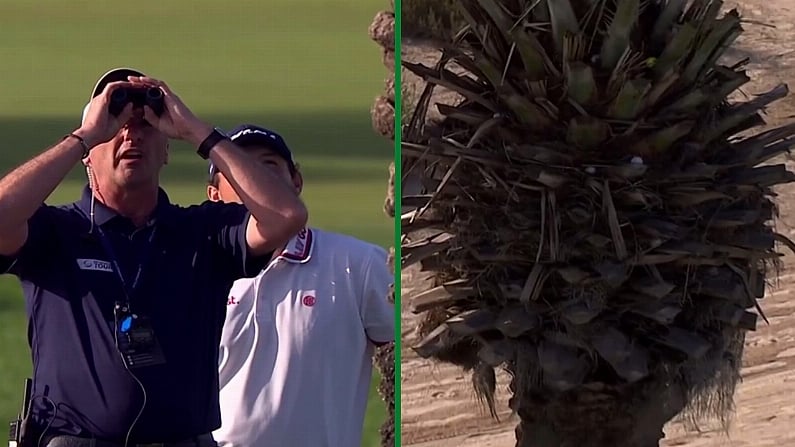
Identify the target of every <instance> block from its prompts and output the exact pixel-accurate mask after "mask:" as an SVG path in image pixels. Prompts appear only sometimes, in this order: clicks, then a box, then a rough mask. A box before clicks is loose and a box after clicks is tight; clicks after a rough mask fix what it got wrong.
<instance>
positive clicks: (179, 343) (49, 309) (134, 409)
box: [0, 187, 268, 442]
mask: <svg viewBox="0 0 795 447" xmlns="http://www.w3.org/2000/svg"><path fill="white" fill-rule="evenodd" d="M90 201H91V193H90V191H89V189H88V188H87V187H86V188H85V190H84V192H83V196H82V199H81V200H79V201H77V202H75V203H72V204H69V205H63V206H48V205H43V206H42V207H40V208H39V209H38V211H37V212H36V213H35V215H34V216H33V217H32V218H31V219H30V221H29V222H28V226H29V232H28V240H27V242H26V244H25V245H24V247H23V248H22V249H21V251H20V253H19V254H18V255H17V256H16V257H15V258H6V257H0V273H3V272H7V273H11V274H13V275H16V276H17V277H18V278H19V279H20V281H21V284H22V290H23V292H24V295H25V301H26V308H27V312H28V316H29V325H28V327H29V329H28V338H29V343H30V346H31V354H32V360H33V379H34V385H33V393H32V394H33V397H34V400H33V402H32V405H31V408H32V414H33V417H34V420H35V421H36V422H37V423H38V424H41V426H42V427H44V426H47V425H48V424H49V426H50V428H49V429H48V431H47V434H48V435H49V434H57V433H61V434H74V435H84V436H95V437H97V438H99V439H107V440H124V438H125V436H126V435H127V431H128V430H129V428H130V426H131V424H132V423H133V421H134V419H135V418H136V416H137V415H138V413H139V411H140V410H141V406H142V403H143V397H144V396H143V393H142V390H141V387H140V385H139V384H138V383H137V382H136V381H135V380H134V379H133V377H132V376H131V375H130V373H129V372H128V371H127V370H126V369H125V367H124V363H123V361H122V359H121V356H120V354H119V351H118V350H117V348H116V345H115V341H114V332H113V330H112V325H113V321H114V316H113V307H114V304H115V303H116V302H117V301H124V300H125V295H124V291H123V288H122V284H121V281H120V279H119V277H118V275H117V273H116V272H115V271H114V270H113V267H112V264H111V262H112V259H110V256H109V255H108V253H107V252H106V250H104V248H103V245H102V242H101V240H100V239H99V237H98V235H97V231H96V230H94V231H93V232H91V233H89V229H90V221H89V218H88V216H89V211H90V209H89V208H90ZM248 218H249V213H248V210H247V209H246V208H245V207H244V206H242V205H237V204H222V203H214V202H205V203H202V204H200V205H193V206H189V207H181V206H177V205H174V204H171V203H170V202H169V199H168V196H167V195H166V193H165V192H164V191H163V190H162V189H161V190H160V192H159V198H158V204H157V208H156V210H155V213H154V215H153V218H152V219H151V220H150V222H149V223H148V224H147V225H146V226H144V227H142V228H138V229H136V228H135V227H134V225H133V224H132V223H131V222H130V221H129V220H128V219H126V218H124V217H122V216H119V215H117V214H116V213H115V212H113V211H112V210H110V209H109V208H107V207H105V206H103V205H102V204H101V203H100V202H99V201H97V202H96V203H95V219H94V221H95V225H98V226H101V228H102V230H103V231H104V233H105V234H106V235H107V237H108V239H109V240H111V244H112V249H113V251H114V255H115V256H117V257H118V258H119V259H118V260H117V261H118V264H119V265H120V268H121V269H122V271H123V275H124V279H125V281H126V282H127V283H128V285H129V284H130V283H132V282H133V279H134V277H135V273H136V271H137V269H138V264H139V256H141V255H142V253H145V252H147V248H148V245H149V244H148V241H149V239H150V236H151V234H152V231H155V235H154V238H153V241H152V246H153V248H152V250H149V251H148V252H149V253H150V255H149V256H148V260H147V262H145V265H144V267H143V269H142V272H141V276H140V279H139V284H138V287H137V288H136V289H135V291H134V292H133V293H132V294H131V296H130V301H131V303H130V304H131V307H132V310H133V311H134V312H135V313H136V314H143V315H147V316H149V317H150V319H151V321H152V325H153V327H154V332H155V335H156V337H157V339H158V341H159V343H160V345H161V347H162V351H163V354H164V355H165V359H166V363H165V364H163V365H156V366H149V367H144V368H141V369H133V370H132V371H133V373H134V374H135V375H136V376H137V378H138V379H139V380H140V381H141V383H142V384H143V387H144V389H145V390H146V406H145V408H144V411H143V414H142V415H141V417H140V419H139V420H138V421H137V423H136V424H135V426H134V429H133V432H132V436H131V439H133V440H136V441H138V442H167V441H173V440H179V439H184V438H188V437H191V436H196V435H198V434H201V433H207V432H210V431H212V430H214V429H216V428H218V427H219V426H220V422H221V418H220V411H219V406H218V376H217V368H218V346H219V342H220V336H221V329H222V326H223V322H224V317H225V313H226V298H227V295H228V291H229V289H230V287H231V286H232V283H233V282H234V281H235V280H237V279H239V278H242V277H252V276H255V275H256V274H257V272H259V271H260V270H261V269H262V268H263V266H264V264H265V262H267V258H268V257H262V258H258V259H253V258H247V249H246V224H247V222H248ZM56 409H57V411H56Z"/></svg>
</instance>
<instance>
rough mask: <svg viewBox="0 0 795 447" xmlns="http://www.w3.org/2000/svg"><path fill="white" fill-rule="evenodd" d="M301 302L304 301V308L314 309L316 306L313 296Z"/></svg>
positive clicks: (306, 297) (308, 296)
mask: <svg viewBox="0 0 795 447" xmlns="http://www.w3.org/2000/svg"><path fill="white" fill-rule="evenodd" d="M301 301H303V303H304V306H307V307H312V306H314V305H315V297H313V296H312V295H307V296H305V297H304V298H303V299H302V300H301Z"/></svg>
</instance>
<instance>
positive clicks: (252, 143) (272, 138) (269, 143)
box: [210, 124, 295, 181]
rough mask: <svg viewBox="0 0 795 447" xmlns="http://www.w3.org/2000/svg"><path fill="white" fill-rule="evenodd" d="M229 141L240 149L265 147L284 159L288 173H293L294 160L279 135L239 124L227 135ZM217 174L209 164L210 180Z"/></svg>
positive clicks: (256, 127)
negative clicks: (288, 169)
mask: <svg viewBox="0 0 795 447" xmlns="http://www.w3.org/2000/svg"><path fill="white" fill-rule="evenodd" d="M227 135H228V136H229V139H230V140H232V142H233V143H235V144H236V145H238V146H239V147H240V148H242V149H247V148H252V147H265V148H268V149H270V150H271V151H273V153H274V154H276V155H278V156H280V157H282V158H284V159H285V160H286V161H287V165H288V166H289V168H290V172H295V160H293V153H292V151H290V148H289V147H287V143H286V142H285V141H284V138H282V136H281V135H279V134H278V133H276V132H274V131H272V130H270V129H266V128H264V127H261V126H256V125H254V124H241V125H239V126H237V127H235V128H234V129H232V130H231V131H229V132H228V133H227ZM217 173H218V168H216V167H215V165H214V164H213V163H212V162H210V180H211V181H212V178H213V176H214V175H215V174H217Z"/></svg>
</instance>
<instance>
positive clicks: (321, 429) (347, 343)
mask: <svg viewBox="0 0 795 447" xmlns="http://www.w3.org/2000/svg"><path fill="white" fill-rule="evenodd" d="M393 282H394V276H393V274H392V272H391V271H390V269H389V267H388V265H387V253H386V251H384V250H383V249H382V248H381V247H378V246H376V245H372V244H369V243H366V242H363V241H360V240H358V239H354V238H352V237H349V236H345V235H341V234H335V233H330V232H325V231H320V230H317V229H307V230H304V231H302V232H301V233H300V234H298V235H297V236H296V237H295V238H294V239H293V240H292V241H291V242H290V243H289V244H288V245H287V248H286V249H285V250H284V252H282V254H281V256H279V257H278V258H276V259H275V260H274V261H272V262H271V263H270V264H269V265H268V267H267V268H266V269H265V270H264V271H263V272H262V273H261V274H260V275H259V276H258V277H256V278H253V279H243V280H239V281H237V282H235V284H234V286H233V287H232V290H231V291H230V293H229V300H228V303H227V317H226V323H225V325H224V329H223V335H222V341H221V351H220V359H219V373H220V385H221V394H220V402H221V419H222V426H221V428H220V429H218V430H216V431H215V432H214V433H213V435H214V436H215V439H216V440H217V441H218V444H219V446H223V447H238V446H240V447H262V446H278V447H359V446H360V445H361V438H362V429H363V425H364V414H365V409H366V407H367V397H368V394H369V390H370V380H371V377H372V355H373V349H374V345H373V343H386V342H390V341H392V340H394V334H395V326H394V324H395V318H394V310H393V306H392V304H391V303H389V301H388V299H387V297H388V293H389V286H390V285H391V284H392V283H393Z"/></svg>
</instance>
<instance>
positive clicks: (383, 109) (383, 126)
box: [368, 4, 396, 447]
mask: <svg viewBox="0 0 795 447" xmlns="http://www.w3.org/2000/svg"><path fill="white" fill-rule="evenodd" d="M392 8H393V9H392V11H381V12H379V13H378V14H376V16H375V18H373V22H372V23H371V24H370V27H369V30H368V32H369V36H370V38H371V39H372V40H373V41H375V42H376V43H377V44H379V45H380V46H381V48H382V54H383V59H382V60H383V62H384V65H386V67H387V69H388V70H389V71H390V72H394V66H395V65H394V55H395V53H394V51H395V14H394V12H393V11H394V4H393V5H392ZM371 118H372V124H373V129H374V130H375V131H376V133H378V134H379V135H381V136H383V137H385V138H388V139H391V140H393V139H394V137H395V124H394V123H395V77H394V74H393V75H391V76H389V77H387V79H386V86H385V92H384V94H382V95H379V96H378V97H376V99H375V102H374V103H373V107H372V109H371ZM394 180H395V164H394V162H392V163H391V164H390V165H389V184H388V186H387V198H386V201H385V203H384V211H385V212H386V214H387V215H388V216H389V217H392V218H394V217H395V185H394ZM389 266H390V268H391V269H393V270H394V249H391V250H390V257H389ZM389 301H390V302H391V303H393V304H394V303H395V291H394V288H392V291H391V294H390V297H389ZM375 364H376V367H377V368H378V370H379V372H380V373H381V381H380V383H379V384H378V392H379V393H380V394H381V398H382V399H383V400H384V404H385V406H386V410H387V418H386V420H385V421H384V423H383V424H382V425H381V429H380V433H381V446H382V447H394V445H395V367H396V365H395V344H394V343H389V344H386V345H384V346H381V347H379V348H378V349H377V350H376V353H375Z"/></svg>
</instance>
